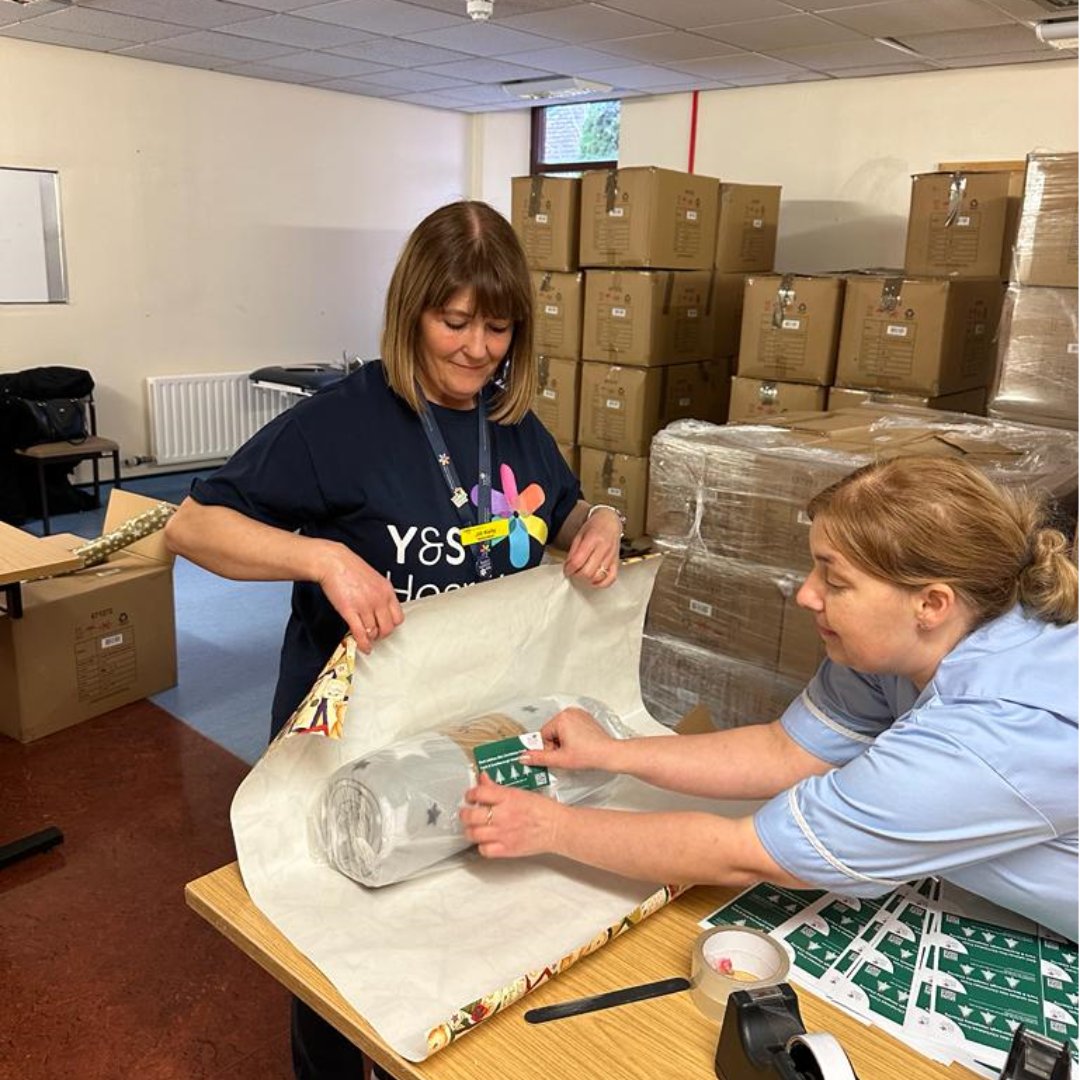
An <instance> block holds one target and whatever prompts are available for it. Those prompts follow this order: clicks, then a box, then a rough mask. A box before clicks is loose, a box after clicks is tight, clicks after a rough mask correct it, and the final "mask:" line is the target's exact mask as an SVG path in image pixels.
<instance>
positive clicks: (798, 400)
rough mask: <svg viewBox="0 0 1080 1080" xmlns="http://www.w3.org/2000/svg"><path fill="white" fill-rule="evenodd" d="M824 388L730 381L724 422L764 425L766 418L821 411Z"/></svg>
mask: <svg viewBox="0 0 1080 1080" xmlns="http://www.w3.org/2000/svg"><path fill="white" fill-rule="evenodd" d="M826 394H828V387H825V386H808V385H807V384H806V383H783V382H769V381H762V380H760V379H744V378H742V377H740V376H736V377H735V378H734V379H732V380H731V402H730V404H729V406H728V414H727V418H728V422H729V423H732V422H736V421H739V422H742V423H750V424H753V423H768V421H769V417H772V416H783V415H784V414H785V413H791V412H808V411H811V410H815V409H824V408H825V397H826Z"/></svg>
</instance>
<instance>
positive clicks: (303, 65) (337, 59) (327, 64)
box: [271, 52, 400, 79]
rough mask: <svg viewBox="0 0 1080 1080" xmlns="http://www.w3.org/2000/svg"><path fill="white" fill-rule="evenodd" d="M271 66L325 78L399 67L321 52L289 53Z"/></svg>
mask: <svg viewBox="0 0 1080 1080" xmlns="http://www.w3.org/2000/svg"><path fill="white" fill-rule="evenodd" d="M271 67H281V68H285V69H286V70H287V71H303V72H307V73H309V74H312V75H322V76H323V77H324V78H326V79H348V78H352V77H353V76H356V75H363V76H365V77H367V76H370V75H371V73H372V72H376V71H378V72H380V73H381V71H382V70H386V71H394V72H396V71H399V70H400V69H399V68H387V67H385V65H383V64H373V63H372V62H371V61H370V60H354V59H353V58H352V57H351V56H334V55H333V54H331V53H323V52H298V53H291V54H290V55H289V56H283V57H281V58H280V59H277V60H274V62H273V64H271Z"/></svg>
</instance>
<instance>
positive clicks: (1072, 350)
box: [1065, 341, 1080, 356]
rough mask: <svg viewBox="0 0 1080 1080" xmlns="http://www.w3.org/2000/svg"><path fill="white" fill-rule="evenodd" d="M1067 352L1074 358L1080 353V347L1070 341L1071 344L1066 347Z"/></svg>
mask: <svg viewBox="0 0 1080 1080" xmlns="http://www.w3.org/2000/svg"><path fill="white" fill-rule="evenodd" d="M1065 351H1066V352H1067V353H1068V354H1069V355H1070V356H1074V355H1075V354H1076V353H1078V352H1080V345H1078V344H1077V343H1076V342H1075V341H1070V342H1069V344H1068V345H1066V346H1065Z"/></svg>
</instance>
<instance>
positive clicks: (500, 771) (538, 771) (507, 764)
mask: <svg viewBox="0 0 1080 1080" xmlns="http://www.w3.org/2000/svg"><path fill="white" fill-rule="evenodd" d="M543 749H544V739H543V736H542V735H541V734H540V732H539V731H526V732H525V734H524V735H512V736H511V737H510V738H509V739H497V740H496V741H495V742H489V743H482V744H481V745H480V746H478V747H476V749H475V750H473V755H474V756H475V758H476V767H477V768H478V769H479V770H480V771H481V772H484V773H487V775H488V776H489V777H490V778H491V779H492V780H494V781H495V783H496V784H502V785H503V787H519V788H525V789H526V790H527V791H535V790H536V789H537V788H542V787H547V786H548V784H549V783H550V782H551V781H550V778H549V777H548V771H547V769H545V768H544V767H543V766H542V765H522V763H521V761H520V760H519V759H520V757H521V755H522V754H523V753H524V752H525V751H526V750H543Z"/></svg>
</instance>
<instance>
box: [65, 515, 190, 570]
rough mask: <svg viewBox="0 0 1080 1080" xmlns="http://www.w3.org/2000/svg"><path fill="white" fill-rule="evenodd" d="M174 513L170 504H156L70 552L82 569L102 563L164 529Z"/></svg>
mask: <svg viewBox="0 0 1080 1080" xmlns="http://www.w3.org/2000/svg"><path fill="white" fill-rule="evenodd" d="M175 513H176V507H175V506H173V505H172V504H171V503H165V502H162V503H158V504H157V506H154V507H151V508H150V509H149V510H147V511H145V512H144V513H142V514H137V515H136V516H135V517H133V518H129V519H128V520H127V521H125V522H124V523H123V525H121V526H120V527H119V528H116V529H113V530H112V531H111V532H107V533H105V534H104V535H102V536H99V537H97V539H95V540H90V541H89V542H88V543H85V544H83V545H82V547H77V548H75V550H74V551H73V552H72V554H73V555H77V556H78V557H79V558H80V559H82V561H83V569H85V568H86V567H88V566H97V565H98V564H99V563H103V562H104V561H105V560H106V559H107V558H108V557H109V556H110V555H112V554H113V553H114V552H117V551H120V550H121V549H123V548H126V547H129V546H130V545H131V544H134V543H135V541H136V540H141V539H142V538H143V537H144V536H149V535H150V534H151V533H156V532H157V531H158V530H159V529H164V528H165V522H167V521H168V520H169V518H171V517H172V516H173V514H175Z"/></svg>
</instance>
